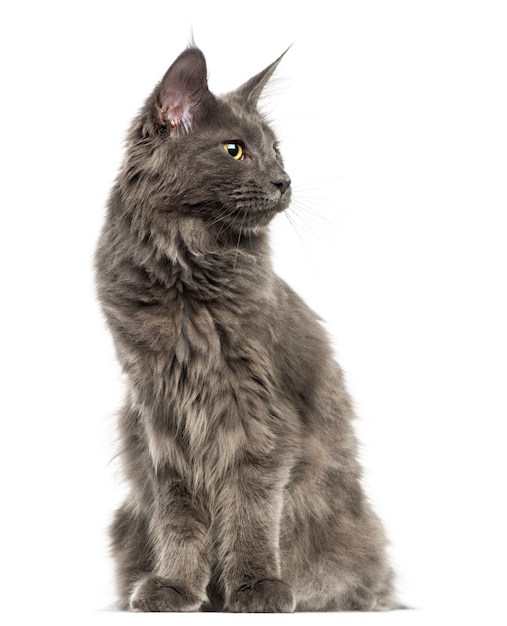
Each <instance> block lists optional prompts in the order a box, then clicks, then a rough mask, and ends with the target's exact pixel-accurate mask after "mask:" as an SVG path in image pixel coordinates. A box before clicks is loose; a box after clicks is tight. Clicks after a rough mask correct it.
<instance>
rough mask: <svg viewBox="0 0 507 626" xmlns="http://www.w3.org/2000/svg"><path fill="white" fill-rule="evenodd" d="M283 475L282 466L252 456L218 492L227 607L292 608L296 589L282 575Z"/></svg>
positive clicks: (246, 609) (265, 610) (253, 609)
mask: <svg viewBox="0 0 507 626" xmlns="http://www.w3.org/2000/svg"><path fill="white" fill-rule="evenodd" d="M284 476H286V472H284V471H283V470H282V469H281V468H280V467H277V468H275V467H273V466H271V467H269V466H266V465H265V463H264V462H263V461H261V460H259V459H257V460H251V461H250V462H245V463H244V464H243V465H242V466H241V467H240V468H238V467H236V468H235V472H234V474H231V476H230V477H229V479H228V480H226V481H224V484H223V486H222V488H221V490H220V492H219V495H218V502H217V504H218V507H217V511H218V513H219V517H218V520H217V521H218V528H217V530H218V542H219V561H220V566H221V570H222V581H223V586H224V589H225V608H226V610H228V611H231V612H243V613H286V612H292V611H294V608H295V599H294V594H293V592H292V590H291V588H290V587H289V585H288V584H287V583H285V582H284V581H283V580H281V579H280V557H279V546H278V544H279V533H280V517H281V512H282V506H283V487H284V483H285V480H284V478H283V477H284Z"/></svg>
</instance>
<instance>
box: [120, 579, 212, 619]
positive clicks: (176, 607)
mask: <svg viewBox="0 0 507 626" xmlns="http://www.w3.org/2000/svg"><path fill="white" fill-rule="evenodd" d="M202 603H203V599H202V598H200V597H199V596H198V595H196V594H195V593H193V592H192V591H190V590H189V589H188V587H186V586H185V585H182V584H181V583H173V582H171V581H170V580H168V579H167V578H162V576H155V575H150V576H147V577H146V578H143V579H142V580H141V581H140V582H139V583H138V584H137V587H136V589H135V590H134V593H133V594H132V596H131V598H130V609H131V610H132V611H139V612H143V613H145V612H158V613H160V612H165V611H198V610H199V608H200V607H201V604H202Z"/></svg>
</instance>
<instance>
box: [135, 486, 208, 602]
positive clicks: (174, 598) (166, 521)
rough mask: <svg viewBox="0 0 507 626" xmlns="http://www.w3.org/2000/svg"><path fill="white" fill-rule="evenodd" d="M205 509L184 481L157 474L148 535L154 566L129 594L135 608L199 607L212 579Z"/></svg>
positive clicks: (204, 598) (204, 599)
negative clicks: (152, 550)
mask: <svg viewBox="0 0 507 626" xmlns="http://www.w3.org/2000/svg"><path fill="white" fill-rule="evenodd" d="M205 517H206V516H205V513H204V512H203V511H201V510H200V509H199V506H198V504H196V502H195V501H194V500H193V499H192V497H191V495H190V493H189V492H188V491H187V489H186V488H185V486H184V484H183V483H182V482H181V481H179V480H177V479H175V478H174V477H173V476H166V477H161V476H159V477H158V478H157V486H156V495H155V502H154V507H153V511H152V515H151V520H150V535H151V541H152V545H153V548H154V552H155V554H154V556H155V567H154V571H153V572H152V573H149V574H146V575H145V576H144V577H143V578H141V579H140V580H139V581H138V583H137V585H136V587H135V589H134V592H133V594H132V596H131V599H130V608H131V609H132V610H133V611H150V612H151V611H156V612H161V611H197V610H199V608H200V607H201V605H202V604H203V602H205V601H206V599H207V596H206V586H207V584H208V582H209V579H210V565H209V558H208V545H207V530H206V528H207V526H206V520H205Z"/></svg>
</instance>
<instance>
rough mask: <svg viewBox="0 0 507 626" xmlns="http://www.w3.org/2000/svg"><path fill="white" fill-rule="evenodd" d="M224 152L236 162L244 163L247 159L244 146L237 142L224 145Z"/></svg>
mask: <svg viewBox="0 0 507 626" xmlns="http://www.w3.org/2000/svg"><path fill="white" fill-rule="evenodd" d="M224 150H225V151H226V152H227V153H228V154H229V155H230V156H231V157H232V158H233V159H236V161H242V160H243V159H244V158H245V153H244V151H243V146H242V145H241V144H240V143H238V142H237V141H228V142H227V143H224Z"/></svg>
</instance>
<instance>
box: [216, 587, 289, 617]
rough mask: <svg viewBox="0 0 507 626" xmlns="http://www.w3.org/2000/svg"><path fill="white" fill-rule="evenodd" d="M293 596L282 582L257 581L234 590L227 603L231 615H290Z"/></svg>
mask: <svg viewBox="0 0 507 626" xmlns="http://www.w3.org/2000/svg"><path fill="white" fill-rule="evenodd" d="M295 606H296V602H295V599H294V594H293V593H292V590H291V588H290V587H289V585H288V584H287V583H284V582H283V580H276V579H272V580H257V581H251V582H249V583H245V584H243V585H241V586H240V587H238V588H237V589H235V590H234V591H233V592H232V593H231V595H230V598H229V601H228V603H227V610H228V611H231V612H233V613H292V611H294V608H295Z"/></svg>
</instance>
